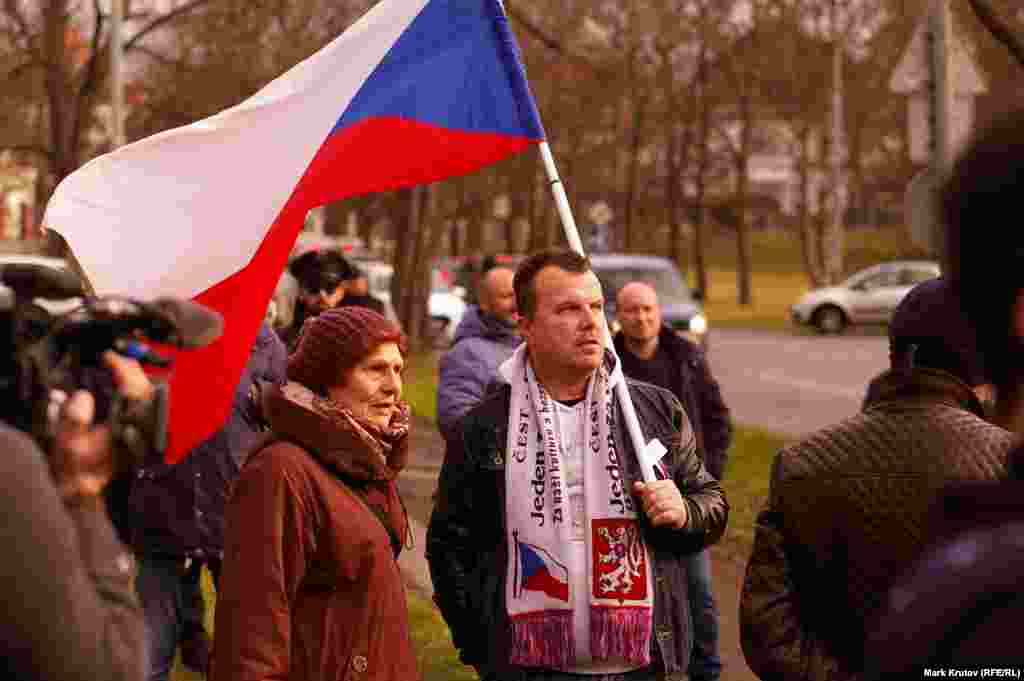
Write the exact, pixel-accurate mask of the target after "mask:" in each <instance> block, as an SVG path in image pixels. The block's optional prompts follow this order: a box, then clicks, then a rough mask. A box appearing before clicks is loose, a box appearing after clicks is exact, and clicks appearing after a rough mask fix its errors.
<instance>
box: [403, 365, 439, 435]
mask: <svg viewBox="0 0 1024 681" xmlns="http://www.w3.org/2000/svg"><path fill="white" fill-rule="evenodd" d="M437 382H438V377H437V361H436V356H435V355H434V353H431V352H424V353H418V354H410V355H409V356H408V357H406V362H405V376H404V379H403V381H402V396H403V397H404V398H405V399H406V400H407V401H408V402H409V406H410V407H411V408H412V412H413V414H416V415H417V416H422V417H424V418H427V419H429V420H430V421H436V420H437Z"/></svg>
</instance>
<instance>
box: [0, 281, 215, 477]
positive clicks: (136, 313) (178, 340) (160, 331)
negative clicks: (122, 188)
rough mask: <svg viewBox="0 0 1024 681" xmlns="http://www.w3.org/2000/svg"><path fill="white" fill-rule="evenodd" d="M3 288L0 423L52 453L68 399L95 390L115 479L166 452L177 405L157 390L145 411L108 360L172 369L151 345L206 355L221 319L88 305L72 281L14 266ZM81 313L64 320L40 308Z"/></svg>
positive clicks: (129, 304) (146, 307)
mask: <svg viewBox="0 0 1024 681" xmlns="http://www.w3.org/2000/svg"><path fill="white" fill-rule="evenodd" d="M0 281H2V283H3V284H4V285H6V286H7V287H8V288H9V289H11V291H12V292H13V305H12V306H11V307H9V308H8V309H5V310H0V343H7V345H8V347H7V348H6V352H3V353H2V354H0V363H2V364H3V365H2V366H0V399H2V402H0V405H3V406H2V407H0V409H2V411H0V418H2V419H3V420H4V421H7V422H8V423H9V424H10V425H12V426H13V427H15V428H18V429H19V430H22V431H24V432H26V433H29V434H31V435H32V436H33V437H34V438H35V439H36V441H37V442H39V443H40V445H41V446H42V447H43V448H44V450H46V451H50V447H51V445H52V444H53V439H54V436H55V433H54V425H55V420H56V419H55V414H56V412H57V407H58V406H59V404H60V400H61V397H62V396H68V395H71V394H72V393H73V392H74V391H75V390H80V389H84V390H88V391H89V392H91V393H92V394H93V396H94V398H95V402H96V415H95V418H94V422H95V423H106V424H107V425H109V427H110V430H111V437H112V441H113V443H114V445H113V446H114V457H115V458H114V460H115V470H116V471H118V472H127V471H130V470H132V469H134V468H135V467H137V466H139V465H141V464H142V463H143V461H144V460H147V457H154V456H156V455H157V454H159V455H162V454H163V452H164V451H165V450H166V446H167V415H168V400H167V392H166V389H158V390H157V391H156V393H155V397H154V399H153V400H151V401H150V402H149V403H147V404H145V405H137V404H132V403H131V402H130V401H129V400H127V399H125V398H124V397H123V396H122V395H121V394H120V393H119V392H118V390H117V386H116V384H115V382H114V377H113V375H112V374H111V372H110V370H109V369H107V368H106V367H105V365H104V364H103V362H102V357H103V354H104V353H105V352H107V351H108V350H113V351H115V352H118V353H120V354H122V355H125V356H127V357H132V358H134V359H136V360H138V361H139V362H140V363H142V364H143V365H149V366H151V367H168V366H170V365H171V364H172V360H171V359H170V358H169V357H168V356H166V355H164V354H162V353H161V352H160V351H158V350H157V349H154V348H153V347H152V346H151V345H150V344H151V343H153V344H162V345H165V346H170V347H174V348H181V349H188V348H199V347H203V346H205V345H208V344H209V343H212V342H213V341H214V340H216V339H217V338H218V337H219V336H220V334H221V332H222V330H223V319H222V318H221V316H220V315H219V314H218V313H216V312H214V311H213V310H210V309H208V308H205V307H203V306H202V305H199V304H197V303H194V302H191V301H188V300H179V299H172V298H159V299H156V300H153V301H149V302H144V301H140V300H135V299H132V298H125V297H115V296H103V297H96V296H89V295H86V292H85V290H84V287H83V284H82V280H81V279H80V278H79V277H78V276H77V275H75V274H74V273H73V272H71V271H67V270H60V269H55V268H51V267H47V266H43V265H32V264H11V265H6V266H5V267H4V268H3V271H2V273H0ZM39 298H42V299H47V300H71V299H75V298H79V299H81V300H82V304H81V305H80V306H78V307H76V308H74V309H72V310H71V311H70V312H67V313H65V314H62V315H60V316H55V315H51V314H50V313H49V312H47V311H46V310H45V309H44V308H43V307H41V306H40V305H38V304H36V303H35V302H34V301H35V300H36V299H39Z"/></svg>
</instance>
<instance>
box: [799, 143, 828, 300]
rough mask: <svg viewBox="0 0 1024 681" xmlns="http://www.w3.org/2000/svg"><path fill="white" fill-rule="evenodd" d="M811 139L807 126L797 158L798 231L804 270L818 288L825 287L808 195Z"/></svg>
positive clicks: (812, 283)
mask: <svg viewBox="0 0 1024 681" xmlns="http://www.w3.org/2000/svg"><path fill="white" fill-rule="evenodd" d="M810 139H811V126H810V125H805V126H803V127H802V128H801V130H800V133H799V140H798V142H797V146H798V152H797V153H798V156H797V177H798V178H799V180H798V181H799V184H798V187H799V189H798V191H799V197H798V199H797V231H798V232H799V236H800V252H801V255H802V256H803V261H804V270H805V271H806V272H807V277H808V279H810V281H811V286H813V287H815V288H818V287H820V286H824V282H825V279H824V276H823V273H822V271H821V260H820V259H819V257H818V254H819V251H818V240H817V239H816V238H815V229H814V223H813V222H812V220H811V215H810V206H809V203H810V201H809V199H808V194H809V192H810V173H811V159H810Z"/></svg>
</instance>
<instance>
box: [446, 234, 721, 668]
mask: <svg viewBox="0 0 1024 681" xmlns="http://www.w3.org/2000/svg"><path fill="white" fill-rule="evenodd" d="M514 288H515V293H516V305H517V309H518V311H519V315H520V322H519V326H520V332H521V335H522V336H523V338H524V340H525V343H524V344H523V345H521V346H520V347H519V349H518V350H516V352H515V353H514V354H513V355H512V357H511V358H510V359H509V360H508V361H506V362H505V363H504V364H503V365H502V366H501V373H502V375H503V376H504V378H505V379H506V380H507V382H508V383H507V384H505V385H503V386H502V387H501V388H500V389H498V390H495V391H493V392H491V393H490V395H489V396H488V397H486V398H485V399H484V401H483V402H481V403H480V404H479V405H478V406H477V407H475V408H473V409H472V410H471V411H470V412H469V413H468V414H467V415H466V416H465V417H464V418H463V420H462V421H461V422H460V424H459V425H458V427H457V430H458V432H457V434H456V437H453V438H451V439H450V440H449V442H448V450H447V452H446V454H445V463H444V466H443V467H442V469H441V475H440V479H439V481H438V497H437V502H436V504H435V507H434V512H433V515H432V517H431V520H430V527H429V529H428V533H427V559H428V561H429V563H430V571H431V578H432V580H433V583H434V588H435V590H436V594H437V595H436V599H437V602H438V605H439V606H440V608H441V612H442V614H443V615H444V618H445V620H446V621H447V622H448V626H449V627H450V628H451V631H452V638H453V640H454V643H455V646H456V647H457V648H459V650H460V655H461V659H462V660H463V662H465V663H466V664H470V665H473V666H474V667H476V668H477V670H478V672H479V673H480V674H481V677H482V678H483V679H485V680H487V681H513V680H514V681H542V680H543V681H563V680H564V681H569V680H571V679H583V678H587V679H593V680H595V681H598V680H600V681H612V680H615V681H619V680H621V681H627V680H628V681H654V679H656V678H658V679H661V678H672V679H674V678H681V677H682V676H683V675H684V674H685V672H686V669H687V665H688V662H689V659H690V649H691V646H692V631H691V626H690V617H689V606H688V598H687V593H686V588H687V587H686V582H687V580H686V567H685V566H686V562H687V558H688V557H689V556H690V555H692V554H693V553H694V552H696V551H699V550H701V549H702V548H704V547H705V546H707V545H709V544H712V543H714V542H715V541H717V540H718V539H719V538H720V537H721V535H722V532H723V531H724V530H725V524H726V518H727V516H728V505H727V504H726V501H725V498H724V496H723V494H722V490H721V487H720V486H719V484H718V482H717V481H716V480H715V479H714V478H713V477H711V475H710V474H709V473H708V472H707V470H705V468H704V466H703V464H702V463H701V460H700V457H699V456H698V454H697V451H696V440H695V437H694V433H693V430H692V428H691V426H690V423H689V421H688V420H687V417H686V414H685V413H684V412H683V410H682V408H681V407H680V405H679V402H678V401H677V400H675V398H674V397H673V396H672V394H671V393H669V392H668V391H665V390H662V389H661V388H656V387H654V386H651V385H647V384H643V383H634V382H632V381H627V379H626V378H625V377H624V376H623V374H622V369H621V366H620V364H619V359H618V357H616V356H615V354H614V352H612V351H611V350H610V349H609V348H607V347H606V338H607V335H606V323H605V318H604V308H603V306H604V298H603V294H602V292H601V286H600V283H599V282H598V280H597V277H596V276H595V275H594V273H593V272H592V271H591V269H590V263H589V261H588V260H587V259H586V258H585V257H584V256H582V255H581V254H579V253H577V252H574V251H546V252H542V253H539V254H537V255H534V256H531V257H529V258H527V259H526V260H525V261H524V262H523V263H522V264H521V265H520V266H519V269H518V271H517V272H516V276H515V283H514ZM622 382H626V385H627V387H628V390H629V393H630V396H631V399H632V401H633V403H634V405H635V409H636V416H637V418H638V420H639V424H640V428H641V429H642V430H643V432H644V433H646V434H647V435H648V436H653V437H655V438H657V439H658V440H660V441H661V442H663V443H668V444H669V445H670V449H669V450H668V452H667V454H666V455H665V456H662V457H659V460H658V461H656V462H654V463H653V467H654V468H655V469H656V470H657V471H658V472H659V474H660V477H661V479H659V480H652V481H649V482H642V481H641V480H642V479H643V474H642V472H641V462H640V458H639V456H641V455H642V454H641V453H640V452H637V451H636V448H635V447H634V446H633V443H632V438H631V437H630V436H628V435H627V432H626V427H625V425H624V423H623V420H624V419H623V409H624V407H623V404H622V401H621V400H620V399H619V396H618V394H617V393H616V391H615V389H616V387H617V385H618V384H620V383H622ZM662 451H664V450H662Z"/></svg>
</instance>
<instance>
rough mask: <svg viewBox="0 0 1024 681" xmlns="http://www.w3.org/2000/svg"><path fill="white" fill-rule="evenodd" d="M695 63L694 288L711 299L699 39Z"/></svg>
mask: <svg viewBox="0 0 1024 681" xmlns="http://www.w3.org/2000/svg"><path fill="white" fill-rule="evenodd" d="M698 59H699V61H698V63H697V97H698V100H697V101H698V106H699V107H700V131H699V133H698V139H697V177H696V178H695V182H694V185H695V186H694V218H693V257H694V265H695V266H696V269H697V289H698V290H699V291H700V292H701V293H702V294H703V295H704V300H705V301H707V300H710V298H711V296H710V291H709V290H708V289H709V286H708V271H707V264H706V262H705V258H704V249H705V241H706V238H705V236H706V235H705V232H706V226H705V224H704V221H705V219H706V215H707V210H706V207H705V201H706V200H707V197H706V196H705V193H706V187H705V180H706V178H707V172H708V165H709V161H710V155H711V150H710V149H709V146H710V144H711V107H710V106H709V105H708V101H707V95H708V93H707V84H708V55H707V45H706V43H705V41H704V40H703V39H702V40H701V47H700V57H699V58H698Z"/></svg>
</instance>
